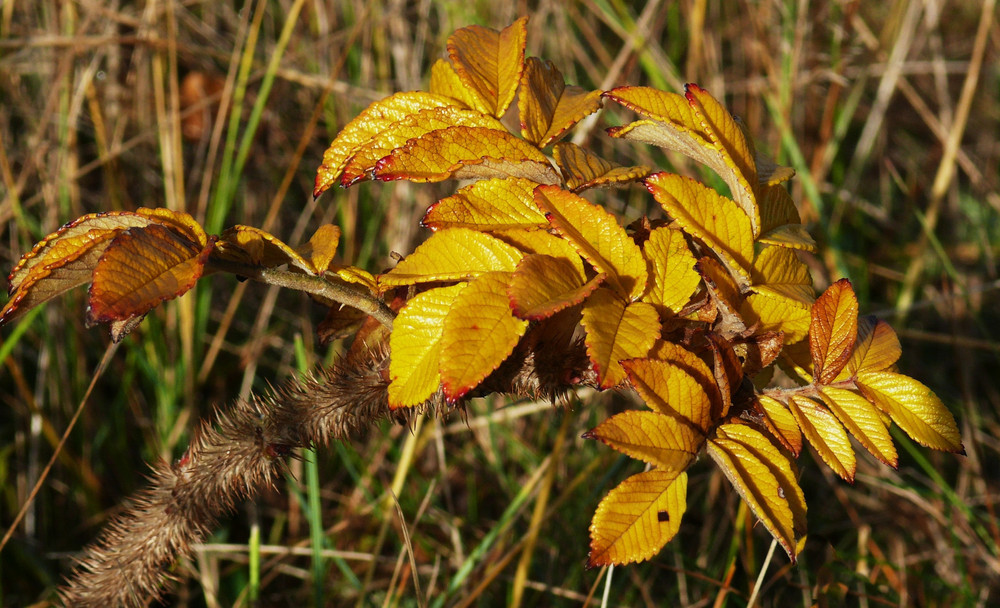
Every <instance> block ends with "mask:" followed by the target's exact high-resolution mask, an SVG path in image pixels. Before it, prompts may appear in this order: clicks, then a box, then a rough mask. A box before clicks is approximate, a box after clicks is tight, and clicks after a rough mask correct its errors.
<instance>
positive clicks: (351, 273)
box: [327, 264, 378, 293]
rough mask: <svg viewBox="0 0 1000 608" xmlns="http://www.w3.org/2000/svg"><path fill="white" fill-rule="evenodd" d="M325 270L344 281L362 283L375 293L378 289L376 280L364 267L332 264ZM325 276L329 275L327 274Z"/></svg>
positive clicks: (355, 283)
mask: <svg viewBox="0 0 1000 608" xmlns="http://www.w3.org/2000/svg"><path fill="white" fill-rule="evenodd" d="M327 272H331V273H333V274H334V275H336V277H337V278H338V279H340V280H341V281H343V282H345V283H352V284H354V285H363V286H365V287H367V288H368V291H370V292H372V293H376V292H377V291H378V281H377V280H376V279H375V277H374V276H372V273H370V272H368V271H367V270H365V269H364V268H358V267H357V266H341V265H339V264H334V265H332V266H330V267H328V268H327ZM327 276H328V277H329V275H327Z"/></svg>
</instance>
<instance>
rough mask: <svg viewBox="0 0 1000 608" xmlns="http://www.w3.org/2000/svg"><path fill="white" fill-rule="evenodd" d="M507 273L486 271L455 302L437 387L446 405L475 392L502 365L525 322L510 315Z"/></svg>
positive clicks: (447, 322) (443, 340) (447, 320)
mask: <svg viewBox="0 0 1000 608" xmlns="http://www.w3.org/2000/svg"><path fill="white" fill-rule="evenodd" d="M510 279H511V274H510V273H509V272H489V273H486V274H483V275H480V276H479V277H477V278H476V279H474V280H473V281H471V282H470V283H469V286H468V287H467V288H466V289H463V290H462V291H461V293H459V294H458V296H457V297H456V298H455V300H454V303H453V304H452V305H451V310H450V311H449V312H448V316H447V317H446V318H445V320H444V333H443V334H442V336H441V365H440V369H439V371H440V372H441V386H442V388H444V395H445V397H446V398H448V400H449V401H456V400H458V399H459V398H461V397H462V396H463V395H465V394H466V393H467V392H469V391H470V390H471V389H473V388H475V387H476V386H477V385H478V384H479V383H480V382H482V381H483V379H484V378H486V376H488V375H490V373H492V372H493V370H495V369H496V368H497V367H499V366H500V364H501V363H503V361H504V359H506V358H507V356H508V355H510V353H511V352H512V351H513V350H514V346H515V345H516V344H517V341H518V340H519V339H520V338H521V336H523V335H524V332H525V330H526V329H527V328H528V322H527V321H522V320H521V319H517V318H515V317H514V315H513V314H511V310H510V303H509V300H508V298H507V285H508V284H509V283H510Z"/></svg>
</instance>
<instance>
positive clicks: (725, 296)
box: [695, 256, 747, 336]
mask: <svg viewBox="0 0 1000 608" xmlns="http://www.w3.org/2000/svg"><path fill="white" fill-rule="evenodd" d="M695 270H697V271H698V274H700V275H701V278H702V280H703V281H704V282H705V289H706V291H707V292H708V294H709V296H710V297H711V300H712V302H713V303H714V304H715V307H716V309H717V311H718V316H719V317H720V318H719V320H718V321H717V322H716V323H715V325H714V329H715V331H717V332H719V333H721V334H723V335H726V336H733V335H736V334H742V333H743V332H744V331H745V330H746V328H747V324H746V321H745V320H744V319H743V317H742V316H740V314H739V313H738V312H737V311H739V309H740V304H741V303H742V302H743V295H742V294H741V293H740V288H739V285H737V284H736V281H735V280H733V275H731V274H730V273H729V271H727V270H726V269H725V267H723V266H722V264H721V263H720V262H718V261H717V260H716V259H715V258H712V257H708V256H706V257H703V258H701V259H700V260H698V262H697V264H696V265H695Z"/></svg>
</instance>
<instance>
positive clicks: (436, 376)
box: [389, 283, 469, 408]
mask: <svg viewBox="0 0 1000 608" xmlns="http://www.w3.org/2000/svg"><path fill="white" fill-rule="evenodd" d="M468 286H469V284H468V283H459V284H458V285H452V286H451V287H438V288H435V289H430V290H428V291H425V292H423V293H421V294H417V295H416V296H414V297H413V298H411V299H410V300H409V301H408V302H407V303H406V306H404V307H403V309H402V310H400V311H399V315H398V316H397V317H396V320H395V321H394V322H393V331H392V333H391V334H390V335H389V349H390V352H391V358H390V360H389V380H390V382H389V407H391V408H399V407H412V406H414V405H418V404H420V403H423V402H424V401H426V400H427V399H429V398H430V397H431V395H433V394H434V393H435V392H436V391H437V390H438V387H439V386H440V385H441V374H440V371H439V369H440V362H441V336H442V334H443V333H444V324H445V319H447V317H448V313H449V312H451V308H452V306H453V305H454V303H455V300H456V299H458V296H459V294H460V293H462V291H463V290H465V289H466V288H468Z"/></svg>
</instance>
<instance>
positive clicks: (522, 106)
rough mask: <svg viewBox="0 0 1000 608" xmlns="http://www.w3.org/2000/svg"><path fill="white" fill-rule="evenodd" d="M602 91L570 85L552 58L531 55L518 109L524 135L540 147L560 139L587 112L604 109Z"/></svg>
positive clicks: (591, 112) (526, 68)
mask: <svg viewBox="0 0 1000 608" xmlns="http://www.w3.org/2000/svg"><path fill="white" fill-rule="evenodd" d="M601 104H602V100H601V91H585V90H584V89H582V88H580V87H574V86H569V87H568V86H566V83H564V82H563V75H562V73H561V72H560V71H559V70H558V69H556V66H555V65H554V64H553V63H552V62H551V61H545V62H543V61H542V60H541V59H539V58H537V57H529V58H528V60H527V61H526V62H525V64H524V73H523V74H522V75H521V93H520V95H519V96H518V101H517V109H518V112H519V115H520V118H521V135H522V136H523V137H524V138H525V139H526V140H528V141H530V142H531V143H533V144H535V145H536V146H538V147H539V148H544V147H545V146H547V145H549V144H551V143H552V142H554V141H556V140H558V139H559V138H560V137H562V135H563V134H564V133H565V132H566V131H567V130H568V129H569V128H570V127H572V126H573V125H575V124H576V123H578V122H579V121H580V120H581V119H583V118H584V117H585V116H588V115H590V114H593V113H594V112H596V111H598V110H599V109H601Z"/></svg>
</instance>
